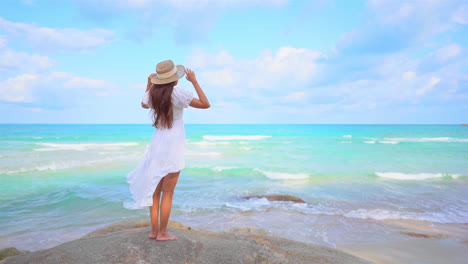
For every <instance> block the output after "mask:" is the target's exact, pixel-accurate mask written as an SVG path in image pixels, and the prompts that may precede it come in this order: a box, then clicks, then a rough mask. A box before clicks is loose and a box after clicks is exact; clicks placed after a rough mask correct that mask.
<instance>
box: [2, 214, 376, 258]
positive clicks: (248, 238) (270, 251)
mask: <svg viewBox="0 0 468 264" xmlns="http://www.w3.org/2000/svg"><path fill="white" fill-rule="evenodd" d="M142 224H144V223H143V222H138V221H137V222H135V223H134V224H131V221H128V222H125V223H117V224H114V225H111V226H109V227H107V231H109V232H108V233H106V234H103V233H99V235H97V236H89V235H87V236H86V237H84V238H81V239H78V240H74V241H71V242H67V243H64V244H61V245H59V246H56V247H53V248H50V249H46V250H41V251H37V252H32V253H29V254H25V255H18V256H13V257H8V258H6V259H4V260H2V261H0V263H1V264H10V263H15V264H21V263H37V264H40V263H48V264H55V263H56V264H59V263H60V264H63V263H86V264H88V263H192V264H197V263H199V264H219V263H223V264H229V263H316V264H321V263H323V264H325V263H327V264H330V263H343V264H344V263H346V264H364V263H371V262H368V261H366V260H363V259H360V258H357V257H355V256H352V255H349V254H347V253H344V252H342V251H339V250H336V249H331V248H327V247H324V246H318V245H312V244H308V243H303V242H297V241H292V240H287V239H283V238H277V237H272V236H267V235H259V234H252V233H224V232H220V233H215V232H207V231H200V230H193V229H192V230H188V229H174V228H170V232H171V233H173V234H174V235H176V236H178V237H179V239H178V240H177V241H165V242H161V241H155V240H154V239H149V238H148V233H149V231H150V228H149V227H139V226H140V225H142ZM112 226H114V228H115V227H118V226H120V227H130V226H137V228H131V229H125V228H120V229H119V228H115V229H114V230H115V231H110V230H111V229H110V227H112ZM101 230H102V229H101Z"/></svg>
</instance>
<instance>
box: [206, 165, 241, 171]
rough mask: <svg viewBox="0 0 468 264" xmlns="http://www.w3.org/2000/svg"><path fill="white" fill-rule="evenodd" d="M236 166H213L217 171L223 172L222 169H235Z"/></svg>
mask: <svg viewBox="0 0 468 264" xmlns="http://www.w3.org/2000/svg"><path fill="white" fill-rule="evenodd" d="M235 168H236V167H221V166H218V167H213V168H211V169H212V170H213V171H217V172H221V171H224V170H232V169H235Z"/></svg>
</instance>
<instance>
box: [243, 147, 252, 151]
mask: <svg viewBox="0 0 468 264" xmlns="http://www.w3.org/2000/svg"><path fill="white" fill-rule="evenodd" d="M242 149H243V150H251V149H252V148H250V147H242Z"/></svg>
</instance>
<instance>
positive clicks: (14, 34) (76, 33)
mask: <svg viewBox="0 0 468 264" xmlns="http://www.w3.org/2000/svg"><path fill="white" fill-rule="evenodd" d="M0 29H1V30H2V31H4V32H5V33H6V34H7V35H8V36H9V37H10V38H18V39H25V40H27V43H28V44H30V45H31V46H32V47H33V48H36V49H39V50H41V51H49V52H56V51H77V52H83V51H91V50H94V49H96V48H98V47H100V46H103V45H106V44H109V43H110V42H112V41H113V40H114V32H113V31H110V30H106V29H101V28H94V29H90V30H81V29H76V28H49V27H41V26H38V25H36V24H34V23H21V22H11V21H8V20H5V19H4V18H2V17H0Z"/></svg>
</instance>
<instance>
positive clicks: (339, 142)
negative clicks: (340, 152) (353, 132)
mask: <svg viewBox="0 0 468 264" xmlns="http://www.w3.org/2000/svg"><path fill="white" fill-rule="evenodd" d="M351 143H353V142H352V141H338V144H351Z"/></svg>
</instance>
